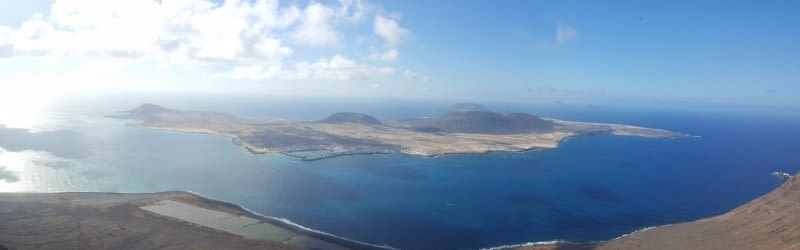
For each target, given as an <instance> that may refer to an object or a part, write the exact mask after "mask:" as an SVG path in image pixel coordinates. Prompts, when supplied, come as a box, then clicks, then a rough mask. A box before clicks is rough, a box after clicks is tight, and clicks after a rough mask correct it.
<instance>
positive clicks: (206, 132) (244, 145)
mask: <svg viewBox="0 0 800 250" xmlns="http://www.w3.org/2000/svg"><path fill="white" fill-rule="evenodd" d="M126 126H128V127H133V128H142V129H151V130H157V131H167V132H181V133H189V134H204V135H213V136H221V137H225V138H228V139H230V140H231V143H233V144H234V145H235V146H239V147H242V148H244V149H245V150H247V151H248V152H250V153H251V154H254V155H260V154H281V155H286V156H289V157H292V158H296V159H299V160H301V161H317V160H324V159H328V158H334V157H339V156H350V155H373V154H397V155H406V156H414V157H421V158H438V157H444V156H449V155H483V154H491V153H526V152H530V151H536V150H550V149H558V148H559V147H560V146H561V144H562V143H563V142H565V141H567V140H569V139H572V138H577V137H583V136H625V137H629V136H630V137H637V136H636V135H626V134H613V133H607V134H592V133H589V134H572V135H567V136H564V137H563V138H561V139H559V140H557V141H555V142H554V145H553V146H534V147H530V148H520V149H517V150H512V149H509V150H484V151H474V152H451V153H435V154H414V153H406V152H404V151H403V150H399V151H397V152H355V153H342V154H330V155H325V156H321V157H305V156H302V155H296V154H293V153H295V152H310V151H287V152H281V151H266V150H259V148H257V147H255V146H252V145H250V144H247V143H242V142H239V141H238V140H237V137H235V136H231V135H226V134H222V133H217V132H214V131H211V130H197V129H181V128H166V127H156V126H147V125H143V124H139V123H128V124H126ZM624 126H628V125H624ZM630 127H636V126H630ZM636 128H639V127H636ZM663 131H667V130H663ZM645 138H649V139H678V138H692V139H695V138H701V137H700V136H695V135H688V134H684V135H682V136H674V137H645Z"/></svg>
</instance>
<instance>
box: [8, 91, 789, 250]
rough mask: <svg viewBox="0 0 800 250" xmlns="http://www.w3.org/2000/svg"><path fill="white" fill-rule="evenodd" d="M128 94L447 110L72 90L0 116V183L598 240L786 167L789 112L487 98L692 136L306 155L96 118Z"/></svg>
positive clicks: (359, 222)
mask: <svg viewBox="0 0 800 250" xmlns="http://www.w3.org/2000/svg"><path fill="white" fill-rule="evenodd" d="M162 99H163V100H162ZM159 101H164V102H159ZM140 102H158V103H164V104H165V105H166V106H168V107H176V108H182V109H204V110H215V111H225V112H230V113H235V114H237V115H242V116H249V117H270V118H290V119H301V120H313V119H317V118H319V117H322V116H324V115H325V114H327V113H330V112H333V111H361V112H368V113H370V114H375V115H376V116H377V117H379V118H381V119H400V118H414V117H422V116H435V115H437V114H440V113H442V112H444V110H446V105H444V104H441V103H377V104H374V105H364V103H359V102H351V103H349V104H347V103H345V104H337V105H325V104H324V102H323V101H319V102H316V103H311V104H309V103H308V102H303V101H302V100H301V101H297V100H295V101H292V100H270V101H264V100H261V101H258V100H251V101H238V102H230V103H220V102H219V101H217V102H216V103H215V104H212V103H209V102H200V101H198V100H197V99H191V98H189V99H181V100H170V99H166V98H161V99H159V98H157V97H152V98H138V99H137V98H131V99H130V100H125V101H120V100H116V101H115V102H113V103H110V104H107V105H100V104H98V103H102V102H100V101H97V100H93V101H86V102H84V103H76V102H71V103H70V105H62V106H59V108H58V109H53V110H50V111H49V112H48V113H47V119H44V120H45V121H47V122H42V123H41V124H44V125H41V126H39V127H33V128H34V129H35V130H34V131H25V130H14V129H9V128H0V147H2V148H3V149H4V152H2V153H0V166H4V167H3V168H0V179H2V180H0V190H2V191H37V192H58V191H110V192H156V191H167V190H191V191H194V192H198V193H201V194H204V195H207V196H210V197H212V198H216V199H220V200H225V201H230V202H234V203H237V204H240V205H242V206H244V207H246V208H248V209H250V210H253V211H255V212H258V213H261V214H264V215H268V216H276V217H284V218H287V219H289V220H291V221H293V222H296V223H298V224H301V225H304V226H306V227H310V228H313V229H318V230H321V231H325V232H329V233H332V234H335V235H339V236H344V237H348V238H352V239H356V240H359V241H364V242H369V243H375V244H388V245H390V246H393V247H398V248H404V249H456V248H459V249H460V248H480V247H490V246H496V245H504V244H514V243H522V242H527V241H543V240H554V239H561V240H569V241H591V240H603V239H609V238H613V237H616V236H619V235H622V234H625V233H629V232H631V231H633V230H636V229H639V228H643V227H648V226H655V225H661V224H668V223H675V222H681V221H687V220H693V219H697V218H701V217H707V216H711V215H716V214H720V213H723V212H724V211H727V210H729V209H731V208H734V207H736V206H738V205H741V204H742V203H744V202H746V201H748V200H751V199H753V198H755V197H758V196H760V195H762V194H764V193H766V192H768V191H769V190H771V189H773V188H774V187H776V186H778V185H779V184H780V181H779V180H778V179H776V178H774V177H773V176H771V175H770V174H769V173H771V172H773V171H777V170H780V171H786V172H790V173H795V172H797V171H798V170H800V154H797V150H796V149H797V148H800V131H798V128H800V122H799V121H798V120H797V119H792V118H787V117H785V116H768V115H746V114H731V113H727V114H726V113H720V112H716V113H715V112H701V113H687V112H667V111H659V110H619V109H600V110H597V109H596V108H591V109H581V108H574V109H563V108H562V109H560V110H559V109H549V108H542V107H536V106H508V105H496V106H495V107H500V108H502V109H504V110H506V109H507V110H515V111H538V112H537V113H541V114H545V115H546V116H549V117H554V118H559V119H572V120H582V121H597V122H619V123H625V124H632V125H641V126H648V127H654V128H662V129H669V130H676V131H681V132H686V133H690V134H694V135H700V136H702V137H701V138H684V139H647V138H637V137H615V136H590V137H579V138H571V139H568V140H567V141H565V142H564V143H563V144H562V145H561V147H559V148H558V149H554V150H533V151H528V152H522V153H491V154H477V155H449V156H444V157H436V158H421V157H414V156H404V155H353V156H344V157H334V158H329V159H324V160H319V161H310V162H309V161H300V160H298V159H296V158H292V157H289V156H284V155H277V154H266V155H253V154H250V153H249V152H247V151H246V150H244V149H242V148H239V147H237V146H235V145H233V144H232V143H231V141H230V139H227V138H223V137H217V136H210V135H202V134H188V133H176V132H167V131H155V130H147V129H139V128H132V127H126V126H124V124H125V122H126V121H120V120H114V119H107V118H103V117H102V115H103V114H107V113H109V112H112V111H116V110H122V109H127V108H129V107H133V106H135V105H136V104H138V103H140ZM165 102H167V103H165ZM253 103H263V105H253ZM258 107H263V108H261V109H259V108H258ZM282 107H283V108H282ZM286 107H291V110H288V109H287V108H286ZM490 107H491V106H490ZM345 109H349V110H345ZM543 110H544V111H543ZM329 111H330V112H329ZM67 118H68V119H67ZM23 142H24V143H23ZM31 150H35V151H31Z"/></svg>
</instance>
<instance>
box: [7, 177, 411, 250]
mask: <svg viewBox="0 0 800 250" xmlns="http://www.w3.org/2000/svg"><path fill="white" fill-rule="evenodd" d="M4 195H5V196H15V197H22V199H30V200H46V201H47V202H45V203H48V202H53V201H52V200H56V201H62V200H67V199H66V198H64V197H90V198H95V197H102V196H113V197H117V198H120V197H128V200H122V201H112V202H111V203H113V204H127V203H130V202H133V203H135V204H138V205H135V207H137V209H139V210H142V212H144V213H145V214H149V215H148V216H151V217H154V218H160V219H162V220H166V221H169V223H173V224H186V225H191V226H192V227H198V228H205V229H207V230H210V231H213V232H214V233H216V234H224V235H230V236H233V237H235V238H240V237H241V236H238V235H234V234H230V233H228V232H223V231H219V230H216V229H213V228H207V227H204V226H202V225H197V224H194V223H191V222H187V221H182V220H179V219H175V218H171V217H168V216H163V215H159V214H157V213H153V212H151V211H147V210H144V209H142V208H140V205H142V204H151V203H156V202H158V201H161V200H176V199H178V200H180V199H182V196H188V197H190V198H191V199H196V200H197V201H199V202H201V203H203V205H201V206H200V207H204V206H205V205H206V204H207V205H210V206H211V207H215V208H220V209H222V210H221V211H220V210H217V211H220V212H225V213H229V212H226V211H233V212H234V213H235V214H238V215H240V216H247V217H250V218H253V219H256V220H258V221H260V222H261V223H268V224H271V225H273V226H276V227H279V228H282V229H285V230H288V231H291V232H293V233H296V234H298V235H302V236H306V237H311V238H315V239H319V240H322V241H324V242H329V243H332V244H335V245H338V246H342V247H346V248H350V249H383V250H396V249H397V248H394V247H391V246H389V245H386V244H384V245H379V244H371V243H366V242H362V241H358V240H354V239H350V238H347V237H342V236H337V235H334V234H331V233H327V232H324V231H320V230H316V229H312V228H309V227H306V226H303V225H300V224H297V223H294V222H292V221H291V220H289V219H286V218H280V217H272V216H267V215H263V214H260V213H257V212H255V211H253V210H250V209H247V208H245V207H243V206H241V205H238V204H236V203H233V202H228V201H224V200H219V199H215V198H211V197H209V196H206V195H203V194H199V193H196V192H193V191H190V190H173V191H164V192H152V193H120V192H41V193H40V192H21V193H15V192H0V196H4ZM183 198H186V197H183ZM106 199H107V200H108V198H106ZM112 200H113V199H112ZM4 202H8V203H12V201H7V200H0V204H2V203H4ZM83 206H86V207H91V205H83ZM0 236H2V235H0ZM0 238H2V237H0ZM254 241H259V240H254ZM268 242H269V241H268ZM277 243H281V242H277ZM11 245H13V244H11ZM4 246H5V244H4Z"/></svg>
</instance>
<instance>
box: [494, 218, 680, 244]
mask: <svg viewBox="0 0 800 250" xmlns="http://www.w3.org/2000/svg"><path fill="white" fill-rule="evenodd" d="M669 225H671V224H666V225H661V226H654V227H644V228H640V229H637V230H636V231H633V232H630V233H626V234H623V235H620V236H617V237H616V238H613V239H610V240H608V241H612V240H618V239H622V238H625V237H628V236H631V235H634V234H637V233H640V232H644V231H647V230H650V229H654V228H659V227H665V226H669ZM600 242H603V241H590V242H586V244H592V243H600ZM555 244H583V243H575V242H571V241H566V240H546V241H535V242H526V243H521V244H513V245H502V246H496V247H489V248H481V249H480V250H502V249H511V248H519V247H531V246H541V245H555Z"/></svg>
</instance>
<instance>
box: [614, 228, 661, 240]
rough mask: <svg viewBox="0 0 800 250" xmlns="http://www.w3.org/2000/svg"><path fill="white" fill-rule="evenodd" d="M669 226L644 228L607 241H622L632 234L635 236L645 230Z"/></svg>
mask: <svg viewBox="0 0 800 250" xmlns="http://www.w3.org/2000/svg"><path fill="white" fill-rule="evenodd" d="M669 225H671V224H666V225H661V226H655V227H644V228H640V229H638V230H636V231H633V232H630V233H626V234H623V235H620V236H618V237H616V238H613V239H610V240H609V241H611V240H618V239H622V238H625V237H628V236H631V235H634V234H637V233H640V232H644V231H647V230H650V229H654V228H659V227H665V226H669Z"/></svg>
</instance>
